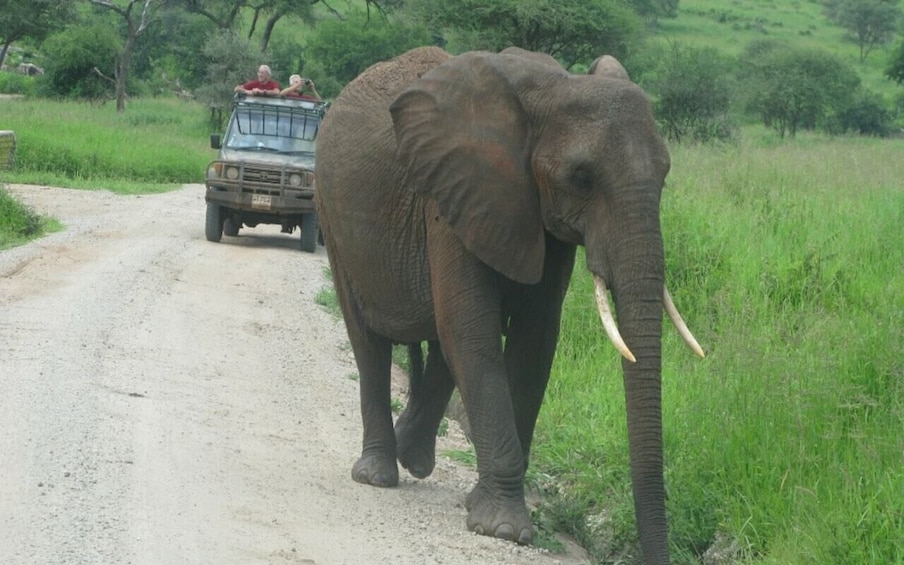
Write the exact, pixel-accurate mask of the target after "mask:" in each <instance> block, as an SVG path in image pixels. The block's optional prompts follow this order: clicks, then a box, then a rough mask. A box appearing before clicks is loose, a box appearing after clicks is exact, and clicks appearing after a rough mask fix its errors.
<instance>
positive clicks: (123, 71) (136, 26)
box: [88, 0, 154, 112]
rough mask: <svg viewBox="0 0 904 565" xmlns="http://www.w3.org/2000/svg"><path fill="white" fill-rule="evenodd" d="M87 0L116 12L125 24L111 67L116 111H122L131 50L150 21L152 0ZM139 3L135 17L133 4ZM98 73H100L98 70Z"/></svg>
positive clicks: (124, 103)
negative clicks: (113, 65) (121, 41)
mask: <svg viewBox="0 0 904 565" xmlns="http://www.w3.org/2000/svg"><path fill="white" fill-rule="evenodd" d="M88 1H89V2H90V3H91V4H94V5H95V6H100V7H102V8H106V9H108V10H112V11H114V12H116V13H117V14H119V16H120V17H122V19H123V22H124V24H125V29H126V40H125V43H123V46H122V50H121V51H120V52H119V55H118V56H117V57H116V64H115V67H114V69H113V83H114V86H115V88H116V111H117V112H123V111H125V109H126V81H127V80H128V78H129V67H130V65H131V62H132V51H133V50H134V49H135V42H136V41H137V40H138V36H139V35H141V34H142V33H144V31H145V30H146V29H147V27H148V25H149V24H150V23H151V20H152V16H151V6H152V5H153V3H154V0H119V4H117V3H115V2H114V0H88ZM121 4H124V5H121ZM139 5H140V6H141V14H140V15H138V16H137V18H136V15H135V13H134V12H133V10H134V8H135V6H139ZM99 74H102V73H101V72H100V71H99Z"/></svg>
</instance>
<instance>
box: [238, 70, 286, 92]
mask: <svg viewBox="0 0 904 565" xmlns="http://www.w3.org/2000/svg"><path fill="white" fill-rule="evenodd" d="M233 92H238V93H240V94H251V95H252V96H268V95H271V96H276V95H278V94H279V83H278V82H276V81H275V80H273V79H271V78H270V67H268V66H267V65H261V66H260V67H258V69H257V80H251V81H248V82H246V83H245V84H240V85H238V86H236V87H235V88H234V89H233Z"/></svg>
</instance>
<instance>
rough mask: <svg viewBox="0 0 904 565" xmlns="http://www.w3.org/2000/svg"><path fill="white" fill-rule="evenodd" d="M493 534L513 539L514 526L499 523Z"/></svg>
mask: <svg viewBox="0 0 904 565" xmlns="http://www.w3.org/2000/svg"><path fill="white" fill-rule="evenodd" d="M495 536H496V537H497V538H499V539H507V540H514V539H515V528H514V527H512V525H511V524H500V525H499V527H498V528H496V534H495Z"/></svg>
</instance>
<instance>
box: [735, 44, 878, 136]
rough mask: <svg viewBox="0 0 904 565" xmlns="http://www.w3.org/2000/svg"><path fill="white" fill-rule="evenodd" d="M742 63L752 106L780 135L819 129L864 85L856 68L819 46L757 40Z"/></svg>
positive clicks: (741, 69) (753, 110) (740, 69)
mask: <svg viewBox="0 0 904 565" xmlns="http://www.w3.org/2000/svg"><path fill="white" fill-rule="evenodd" d="M740 63H741V64H740V66H739V71H740V73H741V74H740V77H741V80H742V82H743V84H744V85H745V87H746V88H745V89H744V91H745V92H747V93H748V98H747V108H748V109H749V110H750V111H751V112H754V113H756V114H758V115H759V116H760V119H761V120H762V122H763V124H764V125H766V126H767V127H771V128H772V129H774V130H775V131H776V132H777V133H778V134H779V135H780V136H781V137H784V136H785V135H789V136H792V137H793V136H794V135H795V134H796V133H797V131H798V130H799V129H811V130H812V129H815V128H816V127H817V125H819V124H821V123H824V122H825V120H826V119H827V118H829V117H830V116H832V115H833V114H835V113H838V112H841V111H842V110H843V109H844V108H846V107H848V106H849V105H850V104H851V100H852V97H853V95H854V93H855V92H856V91H857V89H858V88H859V86H860V77H859V76H858V75H857V73H856V71H854V70H853V69H852V68H850V66H849V65H847V64H846V63H844V62H843V61H841V60H840V59H839V58H838V57H836V56H834V55H832V54H830V53H827V52H825V51H821V50H818V49H806V48H800V47H792V46H789V45H784V44H781V43H778V42H774V41H756V42H753V43H752V44H751V45H749V46H748V47H747V49H745V51H744V53H743V54H742V55H741V61H740Z"/></svg>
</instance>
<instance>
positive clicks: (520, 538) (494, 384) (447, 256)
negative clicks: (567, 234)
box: [428, 225, 532, 544]
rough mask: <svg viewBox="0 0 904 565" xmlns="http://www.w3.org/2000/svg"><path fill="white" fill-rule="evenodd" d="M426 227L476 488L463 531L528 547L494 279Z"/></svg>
mask: <svg viewBox="0 0 904 565" xmlns="http://www.w3.org/2000/svg"><path fill="white" fill-rule="evenodd" d="M431 227H432V229H435V230H436V231H435V232H433V233H432V234H431V235H432V236H433V239H432V240H431V249H430V253H429V254H428V256H429V257H430V269H431V278H432V286H433V300H434V307H435V312H436V327H437V332H438V334H439V338H440V344H441V346H442V350H443V353H444V354H445V357H446V361H447V362H448V364H449V368H450V369H451V371H452V374H453V375H454V376H455V382H456V384H457V385H458V388H459V390H460V391H461V394H462V399H463V401H464V405H465V409H466V411H467V414H468V420H469V422H470V424H471V437H472V440H473V442H474V447H475V450H476V452H477V472H478V483H477V486H476V487H475V488H474V490H473V491H472V492H471V493H470V494H469V495H468V498H467V509H468V519H467V525H468V528H469V529H471V530H473V531H475V532H477V533H479V534H482V535H487V536H494V537H498V538H503V539H507V540H512V541H515V542H518V543H522V544H529V543H530V542H531V539H532V526H531V521H530V513H529V512H528V510H527V505H526V504H525V500H524V458H523V454H522V451H521V444H520V442H519V440H518V433H517V431H516V428H515V415H514V410H513V408H512V399H511V395H510V393H509V387H508V381H507V379H506V373H505V362H504V360H503V352H502V327H501V323H500V320H501V315H500V313H501V300H500V294H499V288H500V285H499V284H498V282H499V281H498V279H497V277H498V275H497V274H496V273H495V272H494V271H492V270H491V269H490V268H489V267H487V266H486V265H485V264H484V263H482V262H481V261H480V260H478V259H477V258H476V257H474V256H473V255H471V254H470V253H469V252H468V251H467V250H466V249H464V247H462V246H461V244H460V242H458V240H457V239H456V238H455V237H454V236H453V235H452V234H451V233H449V232H448V231H445V232H444V230H442V229H439V227H438V226H436V225H433V226H431ZM434 246H435V247H434Z"/></svg>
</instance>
